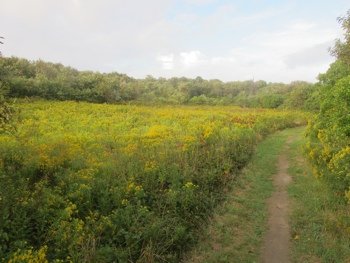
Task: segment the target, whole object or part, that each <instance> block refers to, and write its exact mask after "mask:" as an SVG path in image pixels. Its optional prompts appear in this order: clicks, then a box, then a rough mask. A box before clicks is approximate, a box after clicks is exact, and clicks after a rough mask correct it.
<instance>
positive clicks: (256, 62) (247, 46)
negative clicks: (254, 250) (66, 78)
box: [0, 0, 350, 82]
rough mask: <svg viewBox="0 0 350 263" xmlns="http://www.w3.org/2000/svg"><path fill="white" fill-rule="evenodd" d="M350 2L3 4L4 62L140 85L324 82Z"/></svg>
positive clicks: (69, 0) (74, 0) (17, 0)
mask: <svg viewBox="0 0 350 263" xmlns="http://www.w3.org/2000/svg"><path fill="white" fill-rule="evenodd" d="M349 8H350V3H349V0H329V1H321V0H317V1H316V0H293V1H292V0H266V1H263V0H231V1H225V0H177V1H176V0H123V1H122V0H0V36H4V37H5V41H4V42H5V44H4V45H2V46H1V50H2V53H3V55H5V56H19V57H24V58H27V59H31V60H36V59H43V60H46V61H51V62H60V63H63V64H64V65H69V66H72V67H75V68H78V69H82V70H97V71H101V72H111V71H117V72H120V73H126V74H128V75H131V76H134V77H137V78H141V77H145V76H146V75H153V76H155V77H159V76H163V77H172V76H186V77H196V76H202V77H203V78H206V79H214V78H217V79H221V80H223V81H230V80H246V79H255V80H257V79H263V80H266V81H274V82H275V81H282V82H290V81H292V80H307V81H315V80H316V77H317V75H318V74H319V73H320V72H324V71H325V70H326V69H327V68H328V65H329V63H331V62H332V61H333V60H334V59H333V58H332V57H331V56H330V55H329V53H328V47H330V46H332V44H333V41H334V39H336V38H338V37H341V35H342V32H341V29H340V26H339V24H338V23H337V21H336V18H337V17H338V16H342V15H345V14H346V11H347V9H349Z"/></svg>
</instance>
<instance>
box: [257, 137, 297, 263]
mask: <svg viewBox="0 0 350 263" xmlns="http://www.w3.org/2000/svg"><path fill="white" fill-rule="evenodd" d="M292 140H293V138H292V137H290V138H288V140H287V144H286V145H285V147H284V149H283V151H282V153H281V154H280V156H279V158H278V172H277V174H276V175H275V176H274V178H273V183H274V187H275V192H274V193H273V194H272V196H271V197H270V198H269V199H268V201H267V203H268V214H269V218H268V230H267V232H266V234H265V236H264V242H263V246H262V251H261V262H263V263H288V262H290V259H289V250H290V227H289V223H288V214H289V199H288V193H287V186H288V184H289V183H290V182H291V176H290V175H288V167H289V162H288V156H287V154H286V149H287V148H288V147H289V146H288V145H289V144H290V143H291V142H292Z"/></svg>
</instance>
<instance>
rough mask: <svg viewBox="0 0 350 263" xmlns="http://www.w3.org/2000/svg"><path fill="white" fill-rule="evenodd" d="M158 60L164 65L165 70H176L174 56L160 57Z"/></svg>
mask: <svg viewBox="0 0 350 263" xmlns="http://www.w3.org/2000/svg"><path fill="white" fill-rule="evenodd" d="M157 59H158V60H159V61H160V62H161V63H162V67H163V69H166V70H170V69H173V68H174V54H168V55H160V56H158V57H157Z"/></svg>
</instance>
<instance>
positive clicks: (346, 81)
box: [307, 13, 350, 200]
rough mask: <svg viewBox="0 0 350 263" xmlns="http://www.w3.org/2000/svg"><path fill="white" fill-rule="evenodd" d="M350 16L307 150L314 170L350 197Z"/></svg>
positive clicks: (324, 80)
mask: <svg viewBox="0 0 350 263" xmlns="http://www.w3.org/2000/svg"><path fill="white" fill-rule="evenodd" d="M349 18H350V13H348V17H347V18H342V19H341V20H340V21H341V22H342V24H343V27H344V29H346V34H345V42H344V43H339V42H338V43H336V45H335V48H334V50H335V51H336V55H337V57H338V60H337V61H336V62H335V63H333V64H332V65H331V66H330V68H329V70H328V71H327V72H326V73H325V74H322V75H320V82H319V83H318V87H319V98H320V101H321V104H320V111H319V114H318V115H317V116H316V117H315V119H314V120H313V121H312V122H310V124H309V130H308V144H307V151H308V155H309V157H310V160H311V162H312V163H313V165H314V173H315V174H316V175H317V176H319V177H321V178H324V179H325V180H326V181H327V182H328V183H329V184H330V185H331V186H332V187H333V189H334V190H335V191H336V192H337V193H338V194H339V195H344V194H345V195H346V196H347V197H348V199H349V200H350V177H349V174H350V166H349V164H350V147H349V146H350V64H348V61H347V59H348V57H347V53H346V52H345V51H346V50H347V49H348V48H349V47H350V38H349V37H348V35H349Z"/></svg>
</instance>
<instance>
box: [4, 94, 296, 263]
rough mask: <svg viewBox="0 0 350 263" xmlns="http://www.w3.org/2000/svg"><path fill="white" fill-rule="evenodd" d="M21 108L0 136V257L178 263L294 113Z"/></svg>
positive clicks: (57, 105) (52, 105)
mask: <svg viewBox="0 0 350 263" xmlns="http://www.w3.org/2000/svg"><path fill="white" fill-rule="evenodd" d="M18 107H19V108H20V109H21V111H20V116H21V118H20V120H19V121H18V123H17V125H18V127H17V131H16V133H15V134H2V135H0V179H1V188H0V214H1V217H0V260H1V261H5V262H6V261H8V260H10V259H13V260H14V259H16V258H17V259H18V258H19V259H23V258H24V259H31V260H34V259H37V258H42V259H43V260H47V261H49V262H55V260H57V261H58V260H60V261H61V262H62V261H63V262H69V261H72V262H128V261H129V262H137V261H139V262H152V261H156V262H179V259H180V257H181V255H182V253H183V252H184V251H185V250H186V248H188V246H190V245H191V244H193V242H194V241H195V240H196V235H195V233H196V229H198V227H199V226H200V225H201V224H203V223H204V222H205V220H206V218H207V216H208V215H209V214H210V213H211V211H212V210H213V208H214V207H215V205H216V204H217V203H218V202H219V201H220V200H222V198H223V194H224V193H223V191H222V189H223V188H224V187H225V186H226V185H227V183H228V182H229V181H231V180H233V179H235V175H236V174H237V172H238V170H239V169H241V168H242V167H244V165H245V164H246V162H247V161H248V160H249V158H250V156H251V155H252V153H253V151H254V148H255V146H256V144H257V142H258V141H259V139H261V138H262V137H263V136H265V135H266V134H268V133H271V132H273V131H276V130H278V129H283V128H285V127H290V126H294V125H297V124H299V118H300V114H299V113H294V112H286V111H283V112H282V111H281V112H279V111H273V110H259V111H256V110H248V109H246V110H243V109H241V108H238V107H226V106H225V107H207V106H206V107H198V106H196V107H181V106H177V107H174V106H167V107H162V108H159V107H158V108H156V107H144V106H133V105H101V104H91V103H83V102H47V101H39V102H30V103H19V104H18ZM14 262H16V261H14ZM33 262H35V261H33ZM43 262H44V261H43Z"/></svg>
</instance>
